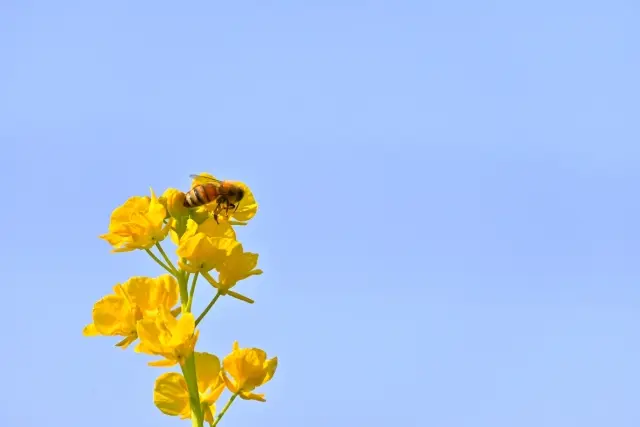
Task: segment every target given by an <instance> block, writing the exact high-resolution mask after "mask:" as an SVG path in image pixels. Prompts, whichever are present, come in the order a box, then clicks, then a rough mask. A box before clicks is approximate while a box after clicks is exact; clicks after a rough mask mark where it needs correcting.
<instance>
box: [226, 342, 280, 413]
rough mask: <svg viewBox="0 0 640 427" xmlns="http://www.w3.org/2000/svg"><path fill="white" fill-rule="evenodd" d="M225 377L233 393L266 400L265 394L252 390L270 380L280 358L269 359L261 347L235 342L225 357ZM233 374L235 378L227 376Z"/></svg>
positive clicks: (242, 396) (246, 397) (244, 397)
mask: <svg viewBox="0 0 640 427" xmlns="http://www.w3.org/2000/svg"><path fill="white" fill-rule="evenodd" d="M223 365H224V372H223V378H224V382H225V384H226V385H227V388H228V389H229V391H231V392H232V393H238V395H239V396H240V397H241V398H243V399H245V400H259V401H261V402H265V401H266V400H265V398H264V394H255V393H252V391H253V390H254V389H255V388H256V387H259V386H261V385H263V384H265V383H266V382H267V381H269V380H270V379H271V378H272V377H273V374H275V372H276V368H277V367H278V358H277V357H274V358H273V359H269V360H267V353H265V352H264V351H263V350H260V349H259V348H240V347H239V345H238V341H236V342H234V343H233V351H232V352H231V353H230V354H229V355H228V356H227V357H225V358H224V362H223ZM226 374H229V375H231V377H233V379H230V378H229V377H227V375H226Z"/></svg>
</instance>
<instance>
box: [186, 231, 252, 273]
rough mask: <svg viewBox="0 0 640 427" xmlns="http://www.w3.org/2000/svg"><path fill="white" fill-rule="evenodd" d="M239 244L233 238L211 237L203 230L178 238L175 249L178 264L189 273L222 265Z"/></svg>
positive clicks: (207, 270)
mask: <svg viewBox="0 0 640 427" xmlns="http://www.w3.org/2000/svg"><path fill="white" fill-rule="evenodd" d="M185 234H186V233H185ZM239 244H240V243H238V242H237V241H236V240H235V239H234V238H229V237H212V236H209V235H207V234H205V233H204V232H196V233H195V234H194V235H192V236H188V237H186V238H183V239H180V244H179V246H178V250H177V251H176V253H177V254H178V256H179V257H180V260H179V261H178V265H179V266H180V268H182V269H183V270H185V271H187V272H189V273H202V272H205V273H206V272H209V271H211V270H213V269H214V268H216V267H218V266H220V265H222V263H224V261H225V259H226V258H227V256H229V254H230V253H231V251H232V250H233V248H235V247H236V246H238V245H239Z"/></svg>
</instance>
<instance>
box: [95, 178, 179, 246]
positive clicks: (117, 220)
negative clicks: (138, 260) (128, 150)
mask: <svg viewBox="0 0 640 427" xmlns="http://www.w3.org/2000/svg"><path fill="white" fill-rule="evenodd" d="M166 216H167V210H166V209H165V207H164V206H163V205H162V203H160V202H159V201H158V199H157V198H156V196H155V194H154V193H153V190H151V198H149V197H140V196H134V197H131V198H129V199H128V200H127V201H126V202H125V203H124V204H123V205H122V206H119V207H117V208H116V209H115V210H114V211H113V213H112V214H111V220H110V222H109V232H108V233H106V234H103V235H101V236H100V238H101V239H104V240H106V241H107V242H109V244H111V245H112V246H113V250H112V252H128V251H133V250H135V249H149V248H151V247H152V246H153V245H155V244H156V243H158V242H160V241H162V240H164V238H165V237H167V233H169V229H170V225H169V224H166V225H165V224H164V219H165V217H166Z"/></svg>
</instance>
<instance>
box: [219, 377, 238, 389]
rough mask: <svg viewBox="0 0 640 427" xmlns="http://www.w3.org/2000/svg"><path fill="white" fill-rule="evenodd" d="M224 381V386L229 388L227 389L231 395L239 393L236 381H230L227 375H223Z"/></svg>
mask: <svg viewBox="0 0 640 427" xmlns="http://www.w3.org/2000/svg"><path fill="white" fill-rule="evenodd" d="M222 379H223V380H224V385H225V386H227V388H228V389H229V391H230V392H231V393H237V392H238V385H237V384H236V383H235V381H233V380H232V379H230V378H229V377H228V376H227V375H225V374H222Z"/></svg>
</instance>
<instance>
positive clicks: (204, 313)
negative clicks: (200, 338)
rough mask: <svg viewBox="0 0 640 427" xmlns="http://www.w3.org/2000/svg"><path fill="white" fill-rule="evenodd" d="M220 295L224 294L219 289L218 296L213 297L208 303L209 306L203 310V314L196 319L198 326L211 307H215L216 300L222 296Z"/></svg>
mask: <svg viewBox="0 0 640 427" xmlns="http://www.w3.org/2000/svg"><path fill="white" fill-rule="evenodd" d="M220 295H222V294H221V293H220V292H219V291H218V292H216V296H214V297H213V299H212V300H211V302H210V303H209V305H207V308H205V309H204V311H203V312H202V314H201V315H200V316H198V318H197V319H196V326H198V323H200V321H201V320H202V319H204V316H206V315H207V313H208V312H209V310H211V307H213V304H215V303H216V301H218V298H220Z"/></svg>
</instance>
